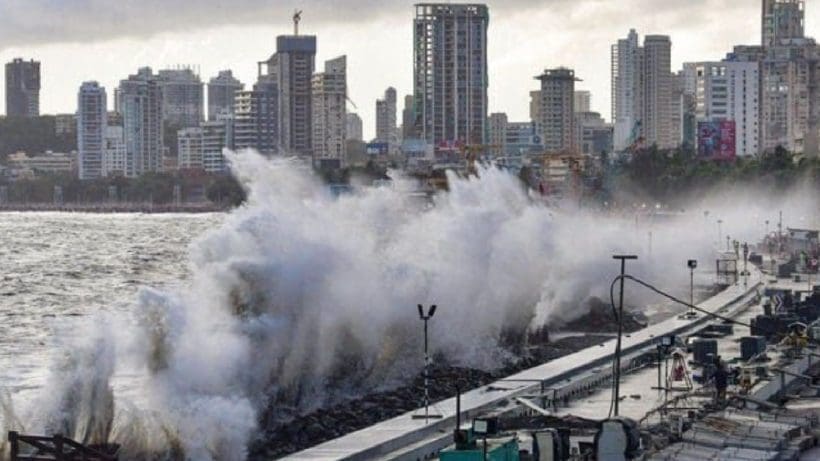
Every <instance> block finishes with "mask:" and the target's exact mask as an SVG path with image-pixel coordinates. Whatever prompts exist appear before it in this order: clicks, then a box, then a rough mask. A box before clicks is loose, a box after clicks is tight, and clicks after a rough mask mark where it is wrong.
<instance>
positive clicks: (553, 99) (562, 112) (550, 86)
mask: <svg viewBox="0 0 820 461" xmlns="http://www.w3.org/2000/svg"><path fill="white" fill-rule="evenodd" d="M536 79H538V80H540V82H541V90H540V93H539V96H540V98H541V99H540V109H539V115H540V117H541V118H540V120H539V123H538V128H539V129H540V130H541V131H540V135H541V141H542V143H543V145H544V150H545V151H546V152H550V153H554V152H562V151H572V150H574V149H575V147H576V146H575V130H574V124H575V81H576V80H577V79H576V77H575V71H574V70H572V69H567V68H564V67H560V68H557V69H547V70H545V71H544V73H543V74H541V75H539V76H538V77H536Z"/></svg>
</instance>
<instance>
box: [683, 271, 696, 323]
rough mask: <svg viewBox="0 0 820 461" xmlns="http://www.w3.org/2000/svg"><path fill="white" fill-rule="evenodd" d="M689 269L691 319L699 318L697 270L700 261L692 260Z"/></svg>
mask: <svg viewBox="0 0 820 461" xmlns="http://www.w3.org/2000/svg"><path fill="white" fill-rule="evenodd" d="M686 265H687V267H689V317H695V316H697V313H696V312H695V308H694V307H693V306H694V305H695V269H696V268H697V267H698V261H697V260H696V259H690V260H689V261H688V262H687V263H686Z"/></svg>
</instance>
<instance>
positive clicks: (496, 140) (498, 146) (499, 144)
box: [488, 112, 509, 157]
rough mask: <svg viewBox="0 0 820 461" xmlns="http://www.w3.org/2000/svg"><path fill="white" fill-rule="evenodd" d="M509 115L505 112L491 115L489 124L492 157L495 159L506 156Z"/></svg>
mask: <svg viewBox="0 0 820 461" xmlns="http://www.w3.org/2000/svg"><path fill="white" fill-rule="evenodd" d="M508 123H509V120H508V119H507V114H505V113H503V112H498V113H493V114H490V120H489V123H488V126H489V129H490V133H489V137H490V139H489V144H490V155H492V156H493V157H501V156H503V155H504V152H505V149H506V144H507V124H508Z"/></svg>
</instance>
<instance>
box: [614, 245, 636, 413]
mask: <svg viewBox="0 0 820 461" xmlns="http://www.w3.org/2000/svg"><path fill="white" fill-rule="evenodd" d="M612 259H617V260H620V261H621V277H620V278H621V294H620V297H619V300H620V301H619V304H618V342H617V343H616V345H615V376H614V377H613V378H614V379H615V416H618V403H619V402H620V400H621V337H622V336H623V333H624V280H625V279H624V276H625V275H626V261H627V260H636V259H638V257H637V256H635V255H614V256H612Z"/></svg>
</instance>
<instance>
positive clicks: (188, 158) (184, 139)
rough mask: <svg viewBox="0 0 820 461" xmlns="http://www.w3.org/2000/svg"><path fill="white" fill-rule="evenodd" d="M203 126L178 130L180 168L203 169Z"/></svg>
mask: <svg viewBox="0 0 820 461" xmlns="http://www.w3.org/2000/svg"><path fill="white" fill-rule="evenodd" d="M202 138H203V130H202V128H201V127H198V126H197V127H191V128H183V129H181V130H179V132H177V143H178V144H179V147H178V148H177V168H178V169H180V170H201V169H203V168H202V167H203V163H202Z"/></svg>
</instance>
